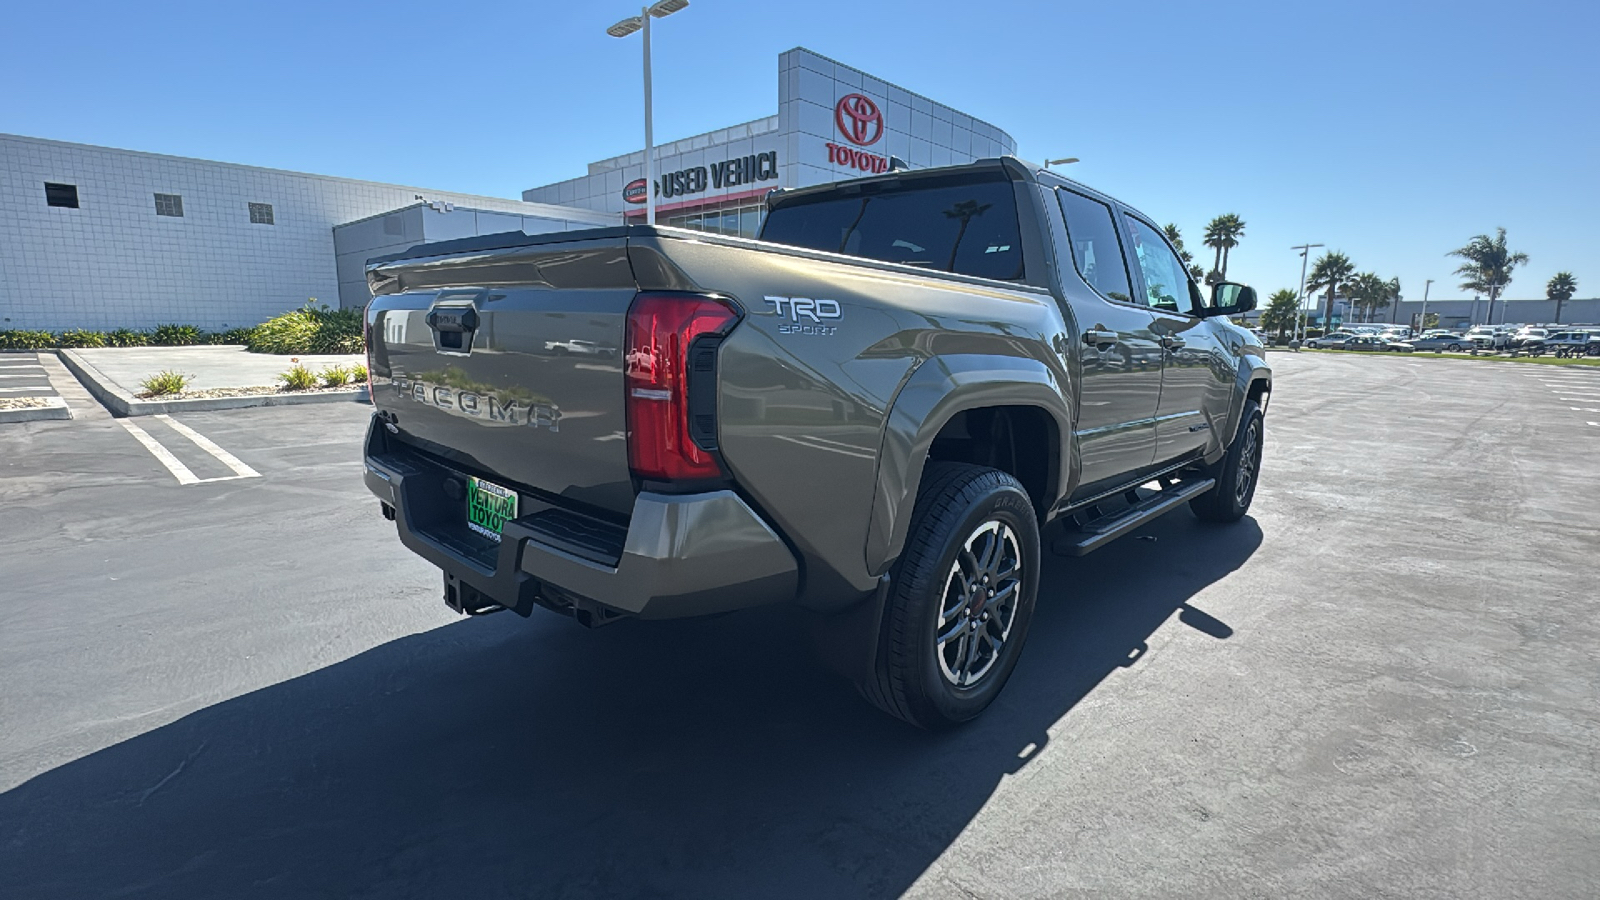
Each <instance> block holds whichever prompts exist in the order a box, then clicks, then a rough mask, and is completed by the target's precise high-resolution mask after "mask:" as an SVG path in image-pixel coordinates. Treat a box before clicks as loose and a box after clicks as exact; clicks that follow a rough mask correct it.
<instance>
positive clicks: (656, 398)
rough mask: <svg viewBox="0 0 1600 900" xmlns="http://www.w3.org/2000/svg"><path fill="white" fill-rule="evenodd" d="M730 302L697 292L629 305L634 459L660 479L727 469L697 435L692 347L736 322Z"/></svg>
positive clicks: (649, 297)
mask: <svg viewBox="0 0 1600 900" xmlns="http://www.w3.org/2000/svg"><path fill="white" fill-rule="evenodd" d="M738 318H739V313H738V312H737V311H736V310H735V309H734V308H733V307H732V306H731V305H730V304H728V303H724V302H723V301H721V300H717V299H714V298H712V297H700V296H696V295H694V294H640V295H638V296H636V297H634V298H633V305H632V306H631V307H629V309H628V341H627V345H628V355H627V357H626V367H627V376H626V379H625V381H626V385H627V387H626V390H627V398H626V404H627V410H628V465H629V466H631V467H632V468H633V473H634V474H635V475H637V476H638V477H640V478H648V479H653V480H658V481H677V480H684V479H698V478H715V477H717V476H718V475H721V474H722V472H721V469H720V468H719V467H718V465H717V461H716V459H715V458H714V457H712V455H711V454H709V453H707V452H706V451H705V450H702V449H701V448H700V447H699V446H698V445H696V444H695V442H694V439H693V438H692V437H690V434H689V349H690V345H692V344H693V343H694V340H695V338H697V337H700V336H701V335H703V334H718V333H721V332H724V331H726V330H727V329H728V328H731V327H732V326H733V323H734V322H736V321H737V320H738Z"/></svg>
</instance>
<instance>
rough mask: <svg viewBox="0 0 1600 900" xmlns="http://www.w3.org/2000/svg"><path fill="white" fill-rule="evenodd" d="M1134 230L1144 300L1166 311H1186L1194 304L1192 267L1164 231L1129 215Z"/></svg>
mask: <svg viewBox="0 0 1600 900" xmlns="http://www.w3.org/2000/svg"><path fill="white" fill-rule="evenodd" d="M1127 219H1128V230H1129V231H1131V232H1132V233H1133V254H1134V256H1135V257H1136V258H1138V260H1139V269H1140V271H1142V272H1143V273H1144V290H1145V302H1146V303H1149V304H1150V305H1151V306H1153V307H1155V308H1156V309H1164V310H1166V311H1167V312H1183V311H1186V310H1187V309H1188V307H1189V306H1190V305H1191V303H1192V300H1193V297H1192V294H1191V293H1190V291H1189V270H1188V269H1186V268H1184V265H1183V260H1181V259H1179V258H1178V254H1176V253H1173V252H1172V248H1171V247H1168V246H1167V242H1166V241H1165V240H1164V239H1163V238H1162V237H1161V234H1160V233H1159V232H1157V231H1156V230H1155V229H1153V228H1151V227H1150V226H1149V225H1146V224H1145V223H1143V222H1141V221H1139V220H1138V219H1135V218H1133V217H1132V216H1128V217H1127Z"/></svg>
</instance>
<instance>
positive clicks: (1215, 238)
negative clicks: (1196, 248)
mask: <svg viewBox="0 0 1600 900" xmlns="http://www.w3.org/2000/svg"><path fill="white" fill-rule="evenodd" d="M1242 237H1244V220H1243V219H1241V218H1239V217H1238V216H1237V215H1235V214H1233V213H1226V214H1224V215H1220V216H1217V217H1216V218H1215V219H1212V220H1211V221H1210V222H1208V223H1206V240H1205V244H1206V246H1207V247H1211V248H1214V249H1215V250H1216V251H1217V258H1216V263H1215V265H1213V266H1212V269H1213V271H1215V272H1216V273H1217V274H1218V279H1219V280H1224V279H1226V278H1227V277H1228V251H1229V250H1232V249H1233V248H1234V247H1237V246H1239V239H1240V238H1242Z"/></svg>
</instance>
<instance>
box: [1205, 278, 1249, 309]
mask: <svg viewBox="0 0 1600 900" xmlns="http://www.w3.org/2000/svg"><path fill="white" fill-rule="evenodd" d="M1255 308H1256V289H1255V288H1253V287H1250V286H1249V285H1245V284H1238V283H1235V282H1232V281H1219V282H1217V283H1216V284H1213V285H1212V286H1211V304H1210V305H1209V306H1205V307H1202V308H1201V309H1198V310H1196V312H1197V313H1198V314H1199V315H1201V316H1205V317H1210V316H1237V315H1242V314H1244V313H1247V312H1249V311H1250V310H1252V309H1255Z"/></svg>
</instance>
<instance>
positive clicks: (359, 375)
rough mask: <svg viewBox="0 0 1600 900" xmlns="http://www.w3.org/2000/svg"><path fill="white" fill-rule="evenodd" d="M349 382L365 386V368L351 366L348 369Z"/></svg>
mask: <svg viewBox="0 0 1600 900" xmlns="http://www.w3.org/2000/svg"><path fill="white" fill-rule="evenodd" d="M350 382H351V383H352V384H366V383H367V367H366V366H351V367H350Z"/></svg>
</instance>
